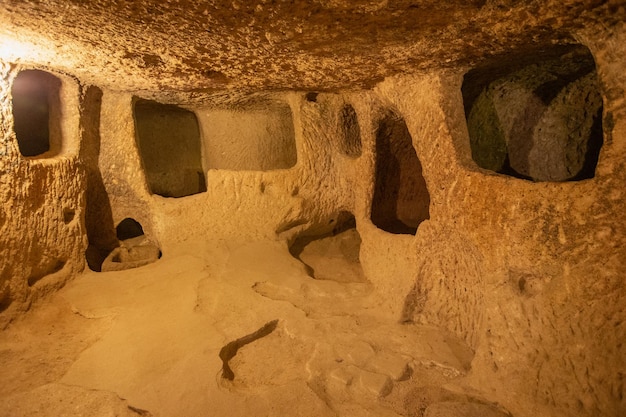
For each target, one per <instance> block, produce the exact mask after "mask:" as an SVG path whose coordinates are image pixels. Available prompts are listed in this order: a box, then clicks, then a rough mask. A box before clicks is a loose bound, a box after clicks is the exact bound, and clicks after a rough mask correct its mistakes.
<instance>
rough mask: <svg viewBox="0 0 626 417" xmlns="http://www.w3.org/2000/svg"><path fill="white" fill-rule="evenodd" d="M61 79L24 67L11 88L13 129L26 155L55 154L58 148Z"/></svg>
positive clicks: (22, 152)
mask: <svg viewBox="0 0 626 417" xmlns="http://www.w3.org/2000/svg"><path fill="white" fill-rule="evenodd" d="M60 90H61V80H60V79H59V78H57V77H56V76H54V75H52V74H50V73H48V72H45V71H40V70H24V71H21V72H20V73H19V74H17V76H16V77H15V80H14V81H13V85H12V87H11V99H12V103H13V109H12V110H13V129H14V130H15V136H16V138H17V144H18V147H19V150H20V153H21V154H22V155H23V156H26V157H37V156H42V155H44V154H46V153H48V152H51V151H52V153H56V152H58V151H59V150H60V148H61V139H62V138H61V121H60V118H61V114H60V113H61V110H60V107H61V105H60Z"/></svg>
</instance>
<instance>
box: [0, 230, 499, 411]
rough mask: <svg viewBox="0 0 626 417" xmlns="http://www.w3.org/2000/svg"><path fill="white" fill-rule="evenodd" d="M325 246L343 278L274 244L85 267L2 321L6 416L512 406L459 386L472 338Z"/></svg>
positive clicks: (0, 388)
mask: <svg viewBox="0 0 626 417" xmlns="http://www.w3.org/2000/svg"><path fill="white" fill-rule="evenodd" d="M313 255H315V254H313ZM317 255H318V256H317V257H316V256H311V254H309V258H310V259H315V258H317V259H318V260H321V261H322V264H324V263H325V264H326V265H334V266H335V268H336V269H337V271H338V276H342V277H343V278H342V279H338V280H332V279H314V278H312V277H311V276H310V272H311V268H310V267H306V266H305V265H304V264H303V263H302V262H300V261H299V260H298V259H295V258H294V257H292V256H291V255H290V253H289V251H288V248H287V247H286V245H285V244H282V243H278V242H257V243H246V244H235V243H232V242H225V241H210V242H193V243H185V244H181V245H179V246H178V247H177V248H175V249H170V250H169V251H168V253H166V254H165V255H164V256H163V258H161V259H160V260H159V261H157V262H156V263H153V264H151V265H147V266H144V267H141V268H136V269H131V270H126V271H116V272H106V273H96V272H86V273H85V274H83V275H81V276H80V277H78V278H77V279H75V280H74V281H73V282H72V283H71V284H70V285H68V286H66V287H65V288H64V289H63V290H61V291H60V292H58V293H57V294H56V295H54V296H53V297H52V298H50V299H48V300H45V301H44V302H40V303H39V304H38V305H36V306H35V307H34V308H33V309H31V311H30V312H29V313H28V314H27V315H25V317H24V318H22V319H21V320H19V321H17V322H15V323H13V324H12V325H11V326H10V327H9V328H8V329H7V330H5V331H3V332H2V333H0V369H1V370H2V371H1V372H0V416H2V417H4V416H12V417H13V416H55V417H57V416H138V415H139V416H163V417H175V416H186V417H194V416H198V417H200V416H202V417H206V416H316V417H323V416H398V415H402V416H430V417H437V416H439V417H445V416H448V417H451V416H459V415H462V416H470V417H471V416H483V417H484V416H488V417H489V416H506V415H508V414H507V413H505V412H504V411H501V410H499V409H498V408H497V407H496V406H495V405H492V404H490V403H489V402H488V401H486V400H484V399H483V398H482V397H481V395H480V393H476V392H470V391H469V390H468V389H465V388H463V387H462V384H461V383H459V381H460V380H461V379H462V376H463V375H464V374H465V373H466V372H467V370H468V368H469V364H470V361H471V359H472V352H471V351H470V350H469V349H468V348H467V347H466V346H464V345H463V343H461V342H460V341H458V340H456V339H455V338H454V337H452V336H450V335H449V334H447V333H445V332H443V331H441V330H439V329H437V328H434V327H428V326H417V325H414V324H400V323H397V322H396V321H394V320H393V319H392V318H390V317H388V316H386V315H385V314H383V313H382V312H381V311H380V309H379V308H378V303H377V301H376V300H375V298H374V297H373V296H372V291H371V286H370V284H369V283H368V282H367V281H366V280H365V279H363V277H362V276H355V277H354V279H346V276H345V275H346V273H348V272H349V271H352V272H350V273H353V274H356V275H358V272H355V269H354V265H353V264H352V265H348V263H346V262H344V264H343V265H344V266H342V263H341V262H340V261H339V260H338V259H331V258H332V257H333V256H332V255H329V254H328V253H325V252H324V251H320V252H319V253H318V254H317ZM324 256H327V257H328V259H326V261H327V262H325V260H324ZM342 268H344V270H343V271H342V270H341V269H342Z"/></svg>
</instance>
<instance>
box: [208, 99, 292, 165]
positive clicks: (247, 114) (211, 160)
mask: <svg viewBox="0 0 626 417" xmlns="http://www.w3.org/2000/svg"><path fill="white" fill-rule="evenodd" d="M198 117H199V118H200V124H201V126H202V134H203V138H204V149H205V154H204V155H205V156H204V162H205V166H206V167H207V169H228V170H234V171H271V170H276V169H288V168H291V167H293V166H295V165H296V162H297V149H296V137H295V131H294V124H293V115H292V112H291V108H290V107H289V105H288V104H286V103H283V102H279V101H269V100H268V101H262V102H259V103H254V104H252V105H241V106H239V107H236V108H210V109H206V110H203V111H199V112H198Z"/></svg>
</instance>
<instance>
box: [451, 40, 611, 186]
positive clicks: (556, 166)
mask: <svg viewBox="0 0 626 417" xmlns="http://www.w3.org/2000/svg"><path fill="white" fill-rule="evenodd" d="M462 93H463V100H464V105H465V115H466V119H467V127H468V132H469V138H470V146H471V150H472V158H473V159H474V161H475V162H476V164H478V166H480V167H481V168H485V169H488V170H491V171H495V172H498V173H500V174H505V175H510V176H513V177H516V178H523V179H528V180H533V181H576V180H583V179H588V178H593V177H594V175H595V169H596V165H597V163H598V156H599V153H600V148H601V147H602V143H603V133H602V96H601V95H600V87H599V84H598V76H597V73H596V67H595V62H594V60H593V56H592V55H591V53H590V51H589V49H587V48H586V47H584V46H582V45H578V46H574V47H572V46H570V47H566V48H563V47H559V48H554V49H552V50H550V51H544V52H542V53H537V54H524V55H523V56H520V55H519V54H516V55H512V56H510V57H503V58H502V59H501V60H500V61H499V63H498V64H497V65H491V66H488V67H484V68H477V69H474V70H472V71H470V72H468V73H467V74H466V75H465V78H464V81H463V86H462Z"/></svg>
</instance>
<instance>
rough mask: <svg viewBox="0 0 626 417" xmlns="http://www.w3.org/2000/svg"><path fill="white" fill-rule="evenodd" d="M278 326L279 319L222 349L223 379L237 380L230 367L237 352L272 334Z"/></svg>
mask: <svg viewBox="0 0 626 417" xmlns="http://www.w3.org/2000/svg"><path fill="white" fill-rule="evenodd" d="M277 325H278V319H276V320H272V321H270V322H267V323H265V325H263V327H261V328H260V329H259V330H257V331H256V332H254V333H250V334H248V335H246V336H243V337H240V338H239V339H237V340H234V341H232V342H229V343H228V344H226V345H225V346H224V347H223V348H222V349H220V353H219V356H220V359H221V360H222V378H224V379H227V380H229V381H232V380H234V379H235V373H234V372H233V370H232V369H231V367H230V365H229V361H230V360H231V359H232V358H234V357H235V355H236V354H237V351H238V350H239V349H240V348H242V347H243V346H245V345H247V344H249V343H252V342H254V341H255V340H258V339H260V338H262V337H265V336H267V335H269V334H270V333H272V332H273V331H274V330H275V329H276V326H277Z"/></svg>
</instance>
